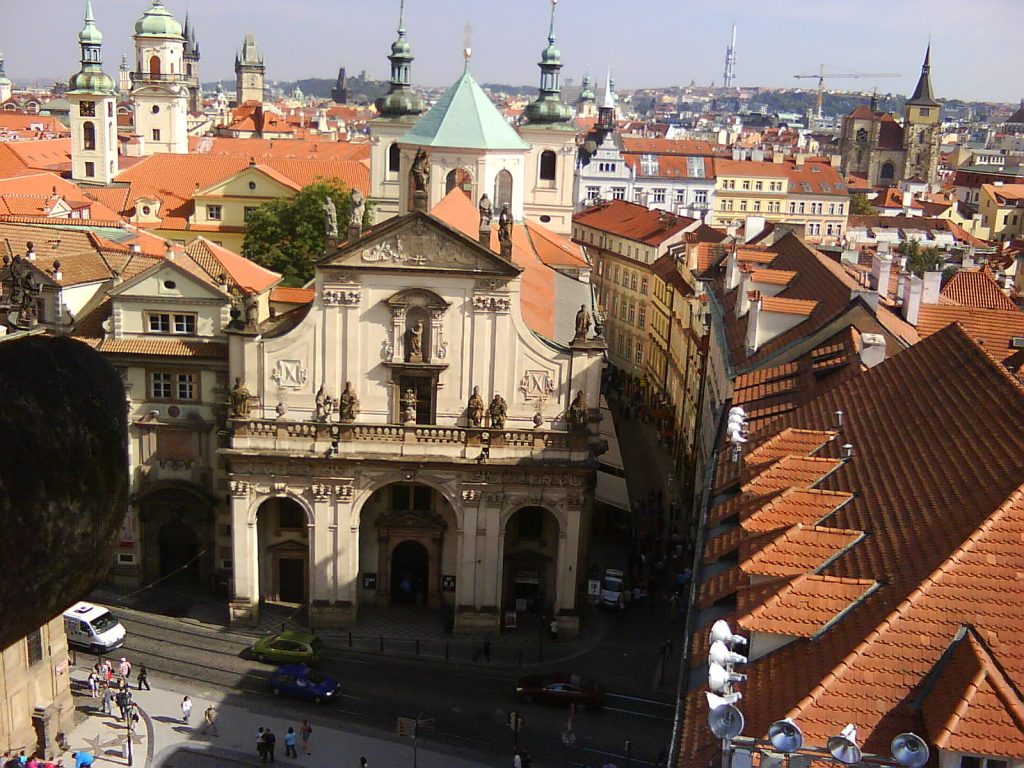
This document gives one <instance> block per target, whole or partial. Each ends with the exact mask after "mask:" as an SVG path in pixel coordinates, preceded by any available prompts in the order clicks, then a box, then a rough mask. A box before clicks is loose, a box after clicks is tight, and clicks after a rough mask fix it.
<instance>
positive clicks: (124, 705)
mask: <svg viewBox="0 0 1024 768" xmlns="http://www.w3.org/2000/svg"><path fill="white" fill-rule="evenodd" d="M114 700H115V701H116V702H117V708H118V709H119V710H120V711H121V716H120V717H119V718H118V720H127V719H128V707H129V705H130V704H131V703H132V695H131V694H130V693H128V689H127V688H122V689H121V690H119V691H118V692H117V694H116V695H115V696H114Z"/></svg>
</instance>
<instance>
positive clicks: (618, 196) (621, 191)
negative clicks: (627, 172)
mask: <svg viewBox="0 0 1024 768" xmlns="http://www.w3.org/2000/svg"><path fill="white" fill-rule="evenodd" d="M625 199H626V188H625V187H612V200H625Z"/></svg>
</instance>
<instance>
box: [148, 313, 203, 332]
mask: <svg viewBox="0 0 1024 768" xmlns="http://www.w3.org/2000/svg"><path fill="white" fill-rule="evenodd" d="M147 327H148V329H149V332H150V333H171V334H177V335H182V336H195V335H196V316H195V315H194V314H192V313H189V312H179V313H171V312H150V313H148V315H147Z"/></svg>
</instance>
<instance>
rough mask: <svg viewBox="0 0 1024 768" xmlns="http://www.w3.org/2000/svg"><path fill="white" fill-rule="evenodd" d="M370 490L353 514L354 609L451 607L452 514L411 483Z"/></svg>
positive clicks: (442, 501)
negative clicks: (356, 588)
mask: <svg viewBox="0 0 1024 768" xmlns="http://www.w3.org/2000/svg"><path fill="white" fill-rule="evenodd" d="M409 474H410V479H409V481H407V482H400V483H392V484H390V485H386V486H384V487H383V488H379V489H378V490H376V491H375V492H374V493H373V494H372V495H371V496H370V498H369V499H367V500H366V503H365V504H364V505H363V507H362V510H361V511H360V514H359V577H358V578H359V593H358V594H359V598H358V600H359V603H361V604H377V605H402V604H406V605H408V604H419V605H427V606H430V607H432V608H439V607H441V606H442V605H445V606H453V605H454V604H455V574H456V571H457V566H458V563H457V558H456V554H457V540H456V536H457V531H458V525H457V523H456V518H455V511H454V510H453V509H452V506H451V504H450V503H449V502H448V500H447V499H446V498H445V497H444V495H443V494H442V493H440V492H439V491H437V490H436V489H434V488H432V487H431V486H429V485H426V484H425V483H417V482H416V481H415V473H409Z"/></svg>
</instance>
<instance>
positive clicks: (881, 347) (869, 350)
mask: <svg viewBox="0 0 1024 768" xmlns="http://www.w3.org/2000/svg"><path fill="white" fill-rule="evenodd" d="M883 360H885V337H884V336H883V335H882V334H880V333H862V334H861V335H860V361H861V363H863V365H864V367H865V368H874V367H875V366H876V365H878V364H879V363H880V362H882V361H883Z"/></svg>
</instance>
